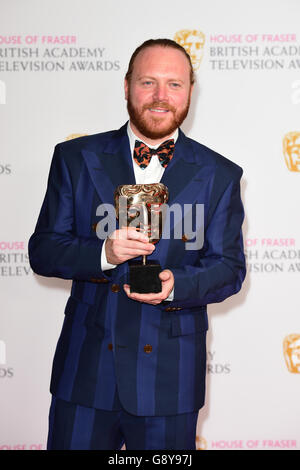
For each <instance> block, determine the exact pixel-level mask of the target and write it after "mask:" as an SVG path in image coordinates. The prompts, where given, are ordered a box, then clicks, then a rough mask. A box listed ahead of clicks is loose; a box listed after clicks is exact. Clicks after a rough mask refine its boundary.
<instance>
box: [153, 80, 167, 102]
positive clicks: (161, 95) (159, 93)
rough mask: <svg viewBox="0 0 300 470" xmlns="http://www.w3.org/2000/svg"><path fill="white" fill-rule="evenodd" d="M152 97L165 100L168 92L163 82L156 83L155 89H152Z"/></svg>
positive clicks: (156, 99)
mask: <svg viewBox="0 0 300 470" xmlns="http://www.w3.org/2000/svg"><path fill="white" fill-rule="evenodd" d="M154 99H155V101H167V99H168V92H167V86H166V85H165V84H160V83H158V84H157V85H156V87H155V91H154Z"/></svg>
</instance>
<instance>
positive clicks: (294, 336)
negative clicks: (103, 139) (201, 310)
mask: <svg viewBox="0 0 300 470" xmlns="http://www.w3.org/2000/svg"><path fill="white" fill-rule="evenodd" d="M0 11H1V14H0V120H1V140H0V149H1V150H0V197H1V206H0V221H1V222H0V223H1V231H0V286H1V287H0V288H1V307H0V308H1V315H0V450H5V449H45V446H46V439H47V425H48V423H47V421H48V409H49V403H50V395H49V379H50V372H51V365H52V358H53V354H54V350H55V346H56V342H57V339H58V335H59V332H60V329H61V325H62V322H63V311H64V306H65V303H66V300H67V298H68V295H69V289H70V282H69V281H64V280H60V279H46V278H42V277H39V276H36V275H35V274H34V273H33V272H32V270H31V268H30V265H29V261H28V248H27V244H28V239H29V237H30V235H31V234H32V232H33V230H34V226H35V223H36V219H37V216H38V213H39V210H40V206H41V203H42V199H43V197H44V193H45V188H46V182H47V177H48V171H49V167H50V162H51V158H52V153H53V149H54V146H55V145H56V144H57V143H58V142H61V141H64V140H67V139H72V138H74V137H77V136H79V135H84V134H94V133H97V132H102V131H106V130H111V129H117V128H119V127H120V126H121V125H122V124H123V123H124V122H125V121H126V120H127V112H126V101H125V99H124V90H123V81H124V74H125V72H126V70H127V64H128V60H129V58H130V56H131V53H132V52H133V50H134V49H135V48H136V47H137V46H138V45H139V44H141V43H142V42H143V41H144V40H146V39H149V38H158V37H168V38H171V39H175V40H176V41H178V42H179V43H180V44H181V45H183V46H184V47H185V48H186V49H187V50H188V52H189V53H190V54H191V57H192V61H193V65H194V68H195V72H196V78H197V84H196V89H195V92H194V96H193V101H192V104H191V109H190V114H189V116H188V118H187V120H186V122H185V123H184V125H183V130H184V132H185V133H186V134H187V135H189V136H190V137H192V138H194V139H196V140H198V141H200V142H202V143H203V144H205V145H207V146H209V147H211V148H213V149H214V150H216V151H217V152H219V153H221V154H223V155H224V156H226V157H227V158H229V159H231V160H232V161H234V162H236V163H238V164H239V165H240V166H242V167H243V169H244V176H243V181H242V195H243V200H244V204H245V212H246V217H245V222H244V226H243V231H244V243H245V252H246V256H247V266H248V271H247V276H246V280H245V282H244V285H243V288H242V290H241V292H240V293H239V294H237V295H235V296H233V297H231V298H229V299H227V300H226V301H224V302H223V303H221V304H218V305H211V306H210V307H209V320H210V329H209V334H208V348H207V399H206V405H205V406H204V408H203V409H202V410H201V411H200V412H199V421H198V432H197V448H198V449H199V450H227V449H236V450H253V449H254V450H256V449H262V450H294V449H298V450H299V449H300V426H299V418H300V400H299V397H300V318H299V317H300V296H299V290H300V282H299V281H300V224H299V207H300V206H299V202H300V197H299V188H300V27H299V16H300V3H299V1H298V0H285V1H282V0H272V1H271V0H270V1H269V0H252V1H251V2H250V1H249V2H240V1H238V0H226V1H222V0H209V1H208V0H190V1H189V2H182V1H181V0H165V1H164V2H161V1H160V0H153V1H152V2H150V3H149V2H140V1H138V0H130V1H129V2H122V1H121V0H119V1H116V2H103V1H101V2H100V1H98V0H85V1H84V2H81V1H78V0H63V1H61V0H51V1H50V0H44V1H43V2H40V1H38V0H26V1H21V0H9V1H8V0H1V1H0Z"/></svg>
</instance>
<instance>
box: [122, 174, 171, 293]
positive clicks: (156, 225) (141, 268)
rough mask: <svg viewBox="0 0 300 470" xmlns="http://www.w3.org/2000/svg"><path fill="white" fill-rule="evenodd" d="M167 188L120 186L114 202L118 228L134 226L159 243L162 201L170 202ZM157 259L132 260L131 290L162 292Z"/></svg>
mask: <svg viewBox="0 0 300 470" xmlns="http://www.w3.org/2000/svg"><path fill="white" fill-rule="evenodd" d="M168 197H169V192H168V188H167V187H166V186H164V185H163V184H161V183H154V184H129V185H121V186H118V187H117V188H116V190H115V193H114V201H115V208H116V214H117V218H118V219H119V227H120V228H123V227H135V229H136V230H138V231H139V232H141V233H144V234H145V235H147V236H148V238H149V242H150V243H153V244H155V243H157V242H158V241H159V240H160V238H161V235H162V227H163V204H165V203H166V202H167V201H168ZM160 272H161V267H160V265H159V263H158V262H157V261H154V260H152V259H151V260H148V259H147V257H146V256H143V257H142V260H132V261H130V262H129V284H130V291H131V292H138V293H150V292H154V293H155V292H161V281H160V279H159V273H160Z"/></svg>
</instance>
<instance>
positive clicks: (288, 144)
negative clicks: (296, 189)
mask: <svg viewBox="0 0 300 470" xmlns="http://www.w3.org/2000/svg"><path fill="white" fill-rule="evenodd" d="M283 154H284V158H285V162H286V165H287V167H288V169H289V170H290V171H298V172H300V132H296V131H295V132H288V133H287V134H286V135H285V136H284V138H283Z"/></svg>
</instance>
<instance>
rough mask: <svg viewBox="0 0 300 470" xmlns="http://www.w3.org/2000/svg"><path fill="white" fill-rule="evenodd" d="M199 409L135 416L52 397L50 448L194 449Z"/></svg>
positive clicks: (48, 447)
mask: <svg viewBox="0 0 300 470" xmlns="http://www.w3.org/2000/svg"><path fill="white" fill-rule="evenodd" d="M197 418H198V411H195V412H192V413H183V414H179V415H175V416H134V415H131V414H129V413H127V412H126V411H125V410H123V409H121V410H117V411H107V410H100V409H94V408H87V407H85V406H82V405H77V404H74V403H69V402H66V401H63V400H60V399H57V398H55V397H53V398H52V402H51V407H50V413H49V435H48V443H47V450H120V449H121V448H122V446H123V444H125V447H126V450H195V444H196V428H197Z"/></svg>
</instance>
